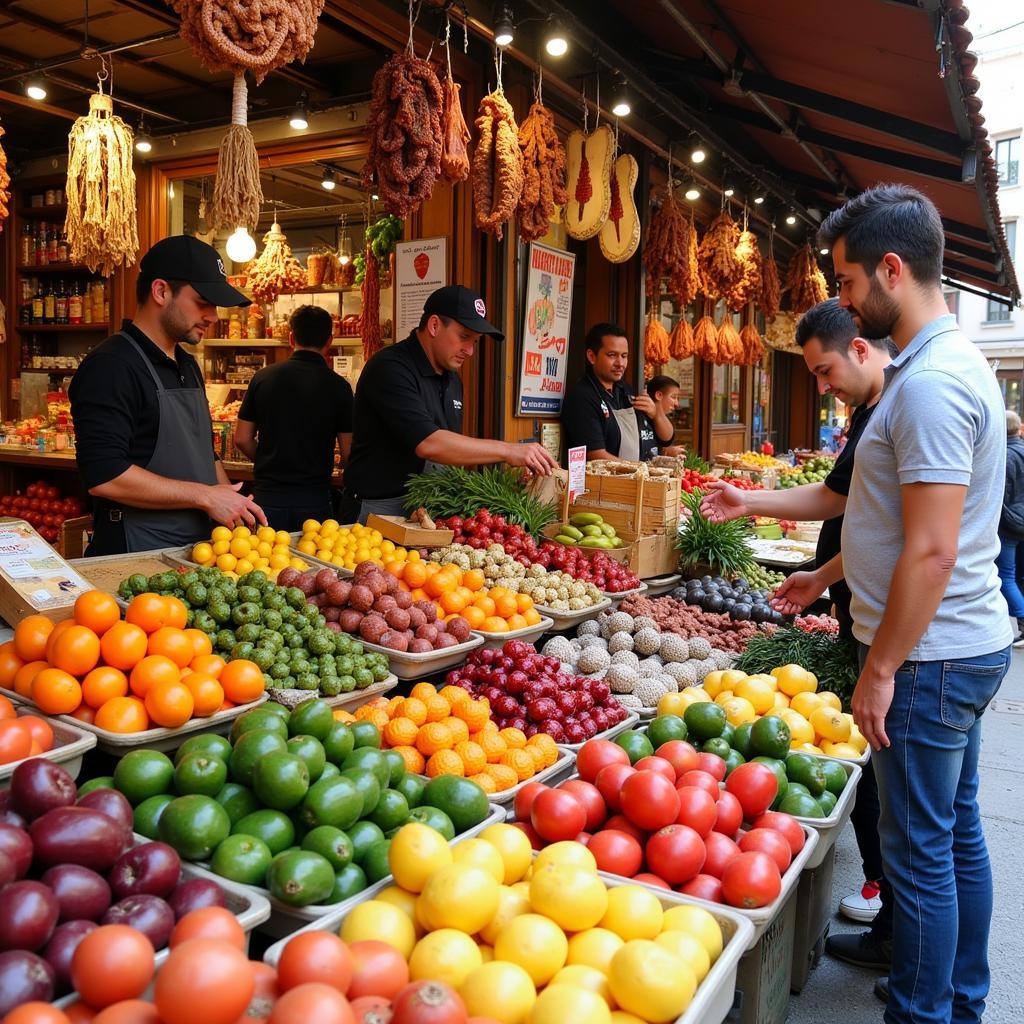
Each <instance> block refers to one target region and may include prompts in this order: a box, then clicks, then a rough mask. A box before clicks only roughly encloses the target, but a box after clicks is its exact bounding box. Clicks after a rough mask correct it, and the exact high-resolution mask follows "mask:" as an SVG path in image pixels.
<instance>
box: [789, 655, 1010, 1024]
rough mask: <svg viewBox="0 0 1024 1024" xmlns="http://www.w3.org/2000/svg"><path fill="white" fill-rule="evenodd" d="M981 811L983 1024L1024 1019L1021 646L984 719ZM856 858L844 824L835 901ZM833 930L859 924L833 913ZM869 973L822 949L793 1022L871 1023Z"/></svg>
mask: <svg viewBox="0 0 1024 1024" xmlns="http://www.w3.org/2000/svg"><path fill="white" fill-rule="evenodd" d="M982 728H983V746H982V753H981V810H982V816H983V818H984V823H985V834H986V836H987V838H988V848H989V855H990V856H991V858H992V871H993V876H994V879H995V910H994V913H993V917H992V935H991V940H990V943H989V957H990V962H991V965H992V991H991V994H990V996H989V1000H988V1010H987V1012H986V1014H985V1022H986V1024H1022V1022H1024V954H1022V939H1024V755H1022V752H1024V651H1014V654H1013V662H1012V664H1011V666H1010V671H1009V673H1008V675H1007V677H1006V679H1005V680H1004V681H1003V685H1002V687H1001V688H1000V691H999V694H998V695H997V697H996V700H995V701H994V702H993V705H992V707H991V708H990V709H989V711H988V712H986V714H985V717H984V719H983V726H982ZM861 880H862V873H861V863H860V857H859V855H858V853H857V844H856V841H855V839H854V835H853V829H852V828H851V827H850V826H849V825H848V826H847V827H846V828H845V829H844V831H843V833H842V835H840V837H839V841H838V843H837V844H836V864H835V878H834V883H833V896H834V899H835V902H836V904H838V902H839V899H840V898H841V897H842V896H843V895H845V894H846V893H848V892H851V891H853V890H854V889H855V888H858V887H859V886H860V884H861ZM830 927H831V929H832V930H833V931H836V932H840V931H842V932H848V931H849V932H852V931H860V930H861V929H862V928H863V927H864V926H863V925H858V924H856V923H855V922H853V921H848V920H846V918H842V917H838V916H836V917H834V918H833V920H832V924H831V926H830ZM876 977H877V974H876V972H874V971H868V970H863V969H861V968H859V967H852V966H850V965H849V964H845V963H841V962H840V961H838V960H833V959H831V958H830V957H828V956H823V957H822V958H821V960H820V962H819V963H818V966H817V968H816V969H815V970H814V971H813V972H812V973H811V976H810V979H809V980H808V982H807V985H806V987H805V988H804V990H803V992H802V993H801V994H800V995H799V996H793V997H792V998H791V1000H790V1004H789V1016H788V1021H790V1022H792V1024H821V1022H823V1021H829V1020H831V1021H841V1022H842V1024H877V1022H880V1021H881V1020H882V1012H883V1008H882V1004H881V1003H880V1002H879V1001H878V1000H877V999H876V998H875V996H874V995H873V994H872V988H873V986H874V981H875V978H876Z"/></svg>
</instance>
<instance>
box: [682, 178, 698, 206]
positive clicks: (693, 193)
mask: <svg viewBox="0 0 1024 1024" xmlns="http://www.w3.org/2000/svg"><path fill="white" fill-rule="evenodd" d="M683 195H684V196H686V198H687V199H689V200H690V202H691V203H695V202H696V201H697V200H698V199H700V189H699V188H697V183H696V182H695V181H691V182H688V183H687V186H686V191H685V192H684V193H683Z"/></svg>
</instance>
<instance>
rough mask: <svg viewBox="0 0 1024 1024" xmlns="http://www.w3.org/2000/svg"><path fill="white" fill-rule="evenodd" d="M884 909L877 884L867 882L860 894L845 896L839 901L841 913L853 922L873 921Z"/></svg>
mask: <svg viewBox="0 0 1024 1024" xmlns="http://www.w3.org/2000/svg"><path fill="white" fill-rule="evenodd" d="M881 909H882V897H881V896H880V895H879V889H878V883H877V882H865V883H864V885H863V886H861V890H860V892H855V893H851V894H850V895H849V896H844V897H843V898H842V899H841V900H840V901H839V913H840V914H842V915H843V916H844V917H848V918H850V920H851V921H865V922H866V921H873V920H874V919H875V915H876V914H877V913H878V912H879V911H880V910H881Z"/></svg>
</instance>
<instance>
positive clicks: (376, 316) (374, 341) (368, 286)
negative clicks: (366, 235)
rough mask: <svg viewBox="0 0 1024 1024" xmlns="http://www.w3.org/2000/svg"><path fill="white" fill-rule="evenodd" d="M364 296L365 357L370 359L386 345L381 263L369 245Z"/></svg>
mask: <svg viewBox="0 0 1024 1024" xmlns="http://www.w3.org/2000/svg"><path fill="white" fill-rule="evenodd" d="M362 298H363V312H362V335H363V359H369V358H370V357H371V356H374V355H376V354H377V353H378V352H379V351H380V350H381V349H382V348H383V347H384V342H383V341H382V340H381V335H380V264H379V263H378V262H377V257H376V256H374V255H373V251H372V250H371V249H370V247H369V246H367V247H366V264H365V269H364V271H363V281H362Z"/></svg>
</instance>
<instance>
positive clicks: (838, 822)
mask: <svg viewBox="0 0 1024 1024" xmlns="http://www.w3.org/2000/svg"><path fill="white" fill-rule="evenodd" d="M815 756H819V755H815ZM833 760H839V759H838V758H833ZM839 763H840V764H841V765H842V766H843V768H844V769H845V771H846V785H845V786H844V787H843V791H842V793H841V794H840V795H839V799H838V800H837V801H836V805H835V807H833V808H832V813H831V814H830V815H829V816H828V817H827V818H802V817H799V816H797V815H794V817H795V818H796V820H797V821H799V822H800V824H801V825H809V826H810V827H811V828H813V829H814V831H815V832H817V833H818V845H817V846H816V847H815V850H814V855H813V856H812V857H811V859H810V860H809V861H808V862H807V864H806V865H805V868H806V870H808V871H810V870H812V869H813V868H816V867H818V866H819V865H820V864H821V863H822V862H823V861H824V860H825V858H826V857H827V856H828V855H829V851H830V850H832V848H833V847H834V846H835V845H836V840H837V839H838V838H839V833H840V832H841V831H842V830H843V826H844V825H845V824H846V823H847V822H848V821H849V820H850V815H851V814H852V813H853V805H854V804H855V803H856V801H857V786H858V784H859V783H860V776H861V770H860V768H859V767H858V766H857V765H855V764H854V763H853V762H852V761H841V760H840V761H839Z"/></svg>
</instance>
